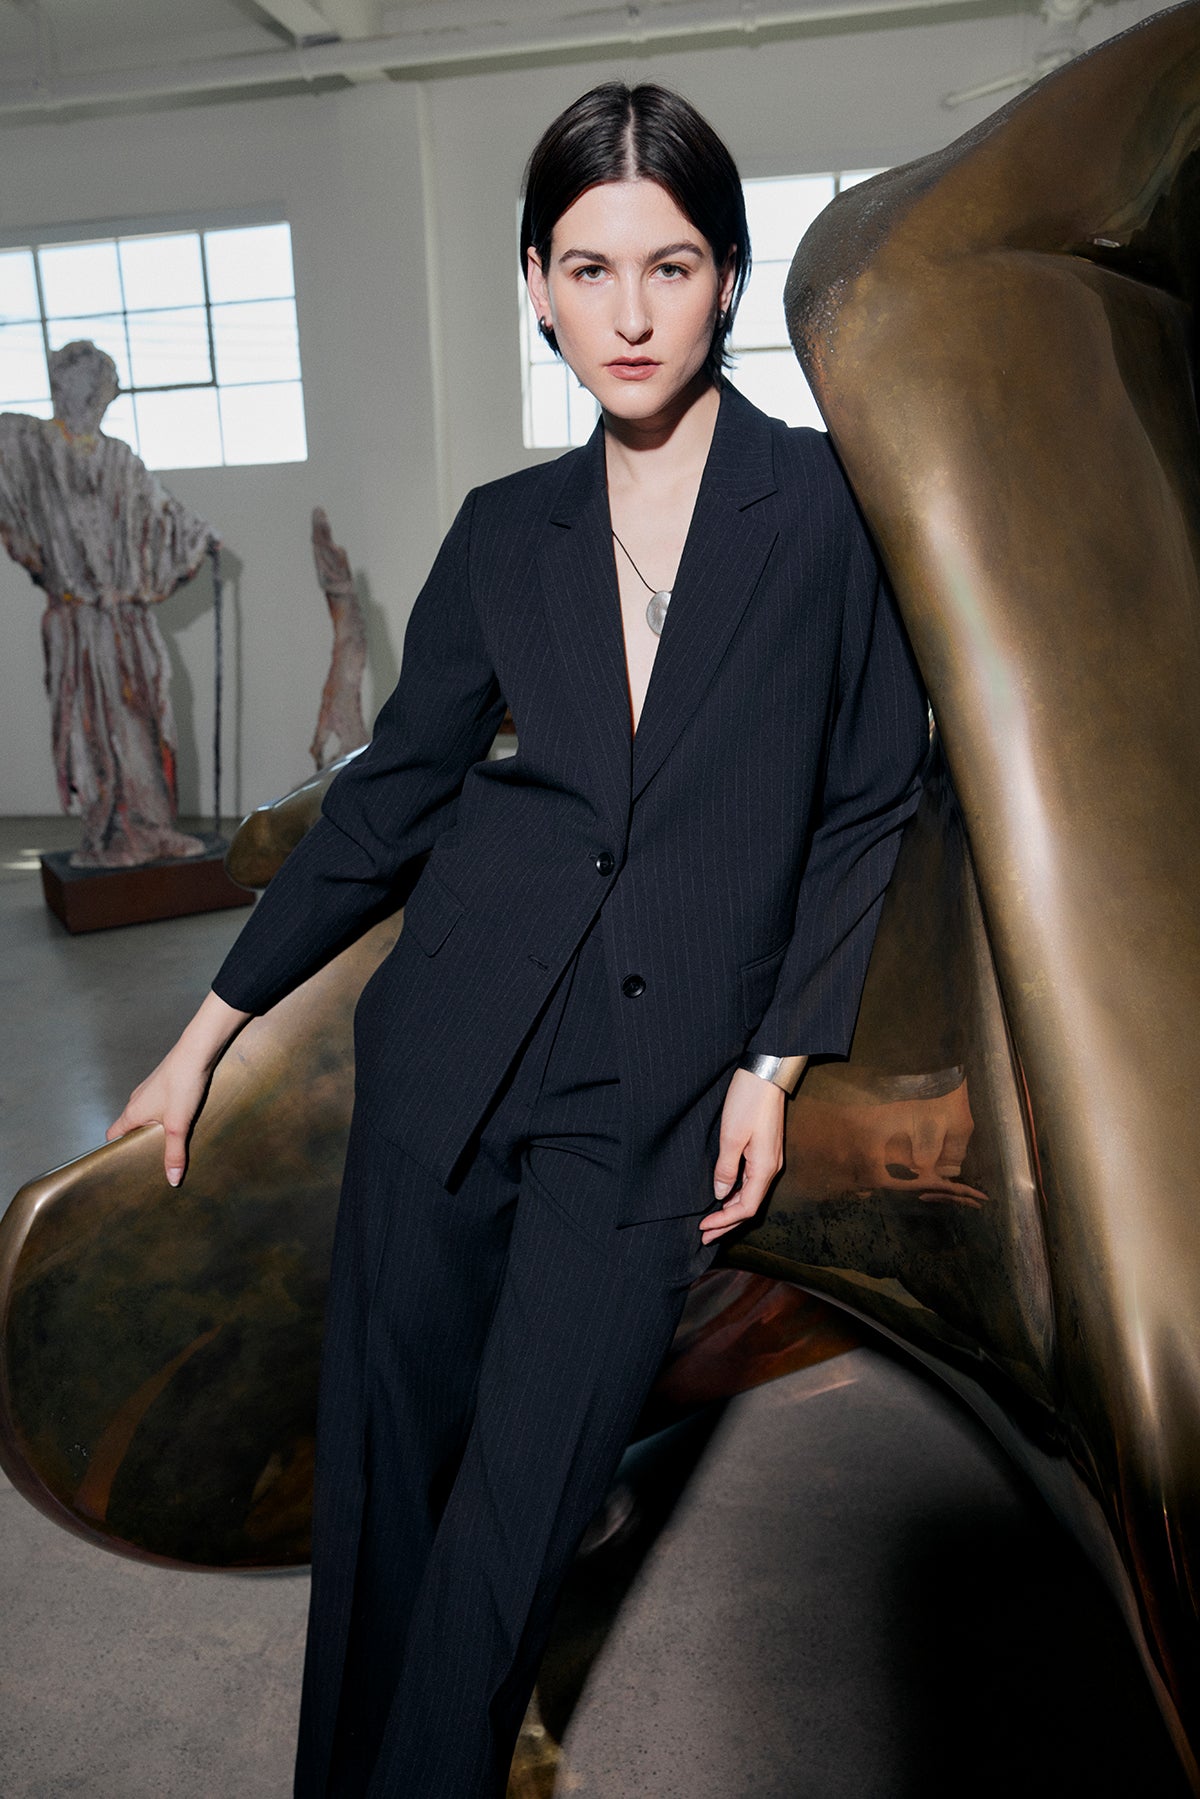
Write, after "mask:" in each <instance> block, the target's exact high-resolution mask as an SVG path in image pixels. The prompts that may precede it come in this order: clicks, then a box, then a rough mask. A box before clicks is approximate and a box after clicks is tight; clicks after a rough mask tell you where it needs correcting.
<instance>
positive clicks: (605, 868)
mask: <svg viewBox="0 0 1200 1799" xmlns="http://www.w3.org/2000/svg"><path fill="white" fill-rule="evenodd" d="M616 866H617V865H616V863H615V862H614V860H613V858H612V857H611V856H610V854H609V853H608V851H607V850H601V851H600V854H599V855H598V856H597V857H596V873H597V874H598V875H610V874H611V873H612V871H613V869H614V868H615V867H616Z"/></svg>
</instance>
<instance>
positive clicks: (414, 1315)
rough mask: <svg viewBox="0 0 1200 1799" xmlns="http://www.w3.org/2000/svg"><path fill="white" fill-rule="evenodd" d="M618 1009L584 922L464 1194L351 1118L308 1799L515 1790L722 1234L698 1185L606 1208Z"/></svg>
mask: <svg viewBox="0 0 1200 1799" xmlns="http://www.w3.org/2000/svg"><path fill="white" fill-rule="evenodd" d="M614 1003H615V1004H620V1003H622V1002H621V1000H620V999H615V1000H614V998H613V997H612V994H611V982H610V980H609V978H608V976H607V973H606V965H605V958H604V954H603V946H602V942H601V938H600V933H599V931H593V932H592V933H591V934H590V935H589V936H588V937H587V938H586V939H585V941H584V943H583V945H582V946H581V949H580V951H579V953H578V955H577V956H576V957H575V958H574V959H573V961H572V963H571V965H570V967H569V968H568V970H567V971H566V973H565V974H564V977H563V979H562V981H561V982H560V983H559V985H558V987H557V988H556V990H555V993H554V994H553V995H552V996H551V999H550V1001H549V1002H548V1003H547V1006H546V1008H545V1009H544V1011H543V1013H542V1015H541V1017H540V1018H539V1021H538V1023H537V1025H536V1026H535V1027H534V1030H533V1032H532V1035H531V1037H530V1039H529V1040H528V1042H527V1044H526V1046H525V1047H524V1049H523V1051H522V1053H521V1055H520V1056H519V1057H518V1058H517V1061H516V1063H515V1064H514V1067H513V1068H512V1069H511V1070H510V1073H509V1076H508V1078H507V1081H506V1084H505V1086H504V1088H503V1089H502V1091H501V1094H500V1095H499V1097H498V1100H497V1101H496V1102H495V1103H494V1105H493V1107H492V1109H491V1111H490V1113H489V1116H488V1118H487V1120H486V1121H485V1123H484V1125H483V1127H482V1129H481V1131H480V1133H479V1136H478V1141H477V1147H476V1149H475V1151H474V1153H473V1155H472V1157H471V1159H470V1162H469V1164H468V1166H467V1169H466V1172H465V1174H464V1175H463V1177H462V1178H461V1180H460V1181H458V1182H457V1183H456V1185H455V1187H454V1188H453V1190H450V1191H448V1190H447V1189H446V1188H444V1187H441V1186H440V1185H439V1184H438V1183H437V1182H436V1181H435V1180H434V1178H433V1177H432V1176H431V1175H429V1174H428V1173H426V1171H425V1170H424V1169H422V1168H420V1167H419V1166H418V1165H417V1164H416V1163H415V1162H414V1161H413V1160H412V1159H411V1158H410V1157H408V1156H406V1155H405V1154H404V1152H403V1151H402V1150H400V1149H399V1148H397V1147H396V1146H395V1145H393V1144H391V1143H389V1142H388V1141H386V1140H385V1139H384V1138H382V1137H380V1136H379V1135H378V1134H377V1133H376V1132H374V1131H373V1130H372V1129H371V1127H370V1126H369V1125H368V1124H367V1123H366V1122H365V1120H363V1119H361V1118H359V1117H357V1116H356V1119H355V1122H354V1125H353V1127H352V1130H351V1137H350V1145H349V1150H348V1154H347V1163H346V1175H345V1180H344V1184H343V1192H342V1204H341V1209H340V1211H339V1215H338V1225H337V1240H336V1244H335V1249H334V1267H333V1278H332V1284H331V1289H330V1301H329V1311H328V1315H327V1322H326V1337H325V1348H324V1352H323V1360H322V1372H321V1394H320V1409H319V1422H318V1448H317V1471H316V1483H315V1493H314V1515H313V1534H314V1544H313V1594H312V1604H311V1610H310V1615H309V1634H308V1647H307V1654H306V1660H305V1672H304V1692H303V1701H302V1708H301V1721H300V1741H299V1752H298V1758H297V1767H296V1786H295V1792H296V1796H297V1799H362V1796H366V1799H497V1796H502V1795H503V1794H504V1791H505V1784H506V1780H507V1773H508V1764H509V1761H510V1759H511V1756H512V1750H513V1745H514V1743H515V1740H516V1736H517V1732H518V1730H519V1728H520V1723H521V1719H522V1716H523V1714H524V1710H525V1706H526V1704H527V1702H528V1699H529V1695H530V1692H531V1691H532V1687H533V1683H534V1678H535V1676H536V1672H537V1665H538V1661H539V1659H540V1656H541V1652H542V1648H543V1646H544V1643H545V1640H546V1636H547V1634H548V1631H549V1628H550V1624H551V1621H552V1616H553V1609H554V1604H555V1600H556V1598H557V1594H558V1591H559V1588H560V1586H561V1583H562V1580H563V1578H564V1576H565V1574H566V1572H567V1569H568V1567H569V1565H570V1562H571V1558H572V1556H573V1555H574V1553H575V1550H576V1547H577V1545H578V1542H579V1539H580V1537H581V1536H582V1534H583V1531H584V1529H585V1528H586V1526H587V1524H588V1522H589V1520H590V1518H591V1516H592V1514H593V1512H594V1511H595V1509H596V1507H597V1506H598V1505H599V1503H600V1502H601V1500H602V1499H603V1497H604V1494H605V1492H606V1490H607V1488H608V1485H609V1483H610V1481H611V1479H612V1476H613V1474H614V1472H615V1469H616V1466H617V1463H618V1461H619V1460H620V1457H621V1454H622V1451H623V1449H624V1447H625V1445H626V1443H627V1441H628V1438H629V1433H630V1431H631V1429H632V1428H633V1425H634V1423H635V1421H636V1418H637V1415H638V1412H639V1411H640V1409H641V1406H642V1402H643V1400H644V1398H645V1396H646V1393H647V1391H648V1389H649V1387H650V1385H651V1384H652V1382H653V1379H654V1376H655V1374H656V1372H657V1370H658V1367H659V1365H660V1363H661V1361H662V1357H663V1355H664V1353H665V1351H666V1348H667V1346H668V1344H669V1342H670V1340H671V1337H672V1334H673V1332H674V1330H675V1326H676V1324H677V1322H678V1319H679V1314H680V1311H681V1309H682V1306H683V1302H684V1298H685V1295H686V1292H687V1288H688V1286H689V1285H690V1283H691V1282H692V1281H693V1280H694V1279H696V1277H697V1276H698V1275H699V1274H701V1273H702V1272H703V1271H704V1269H705V1268H706V1267H707V1266H708V1265H709V1263H710V1262H711V1260H712V1258H713V1255H714V1254H715V1249H716V1246H715V1245H712V1246H709V1247H705V1246H704V1245H703V1244H702V1242H701V1240H700V1233H699V1231H698V1229H697V1222H698V1219H699V1218H700V1217H701V1216H703V1214H704V1212H706V1211H707V1210H708V1209H709V1208H710V1206H711V1204H712V1201H711V1200H710V1199H708V1197H707V1195H706V1194H704V1193H699V1194H697V1210H696V1211H695V1212H693V1213H691V1214H688V1215H687V1216H684V1217H679V1218H671V1219H665V1220H655V1221H651V1222H647V1223H643V1224H637V1225H632V1226H626V1227H623V1228H622V1229H620V1230H617V1229H616V1228H615V1227H614V1225H613V1223H612V1220H613V1218H614V1217H615V1216H616V1215H617V1213H616V1206H617V1179H618V1174H619V1150H620V1112H619V1101H620V1087H619V1080H618V1076H617V1074H616V1055H615V1045H614V1041H613V1026H612V1013H611V1007H612V1005H613V1004H614ZM625 1003H628V1002H625Z"/></svg>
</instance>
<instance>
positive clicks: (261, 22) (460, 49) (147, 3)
mask: <svg viewBox="0 0 1200 1799" xmlns="http://www.w3.org/2000/svg"><path fill="white" fill-rule="evenodd" d="M1034 4H1036V0H404V3H403V4H399V5H397V4H388V3H387V0H0V112H3V113H5V114H8V115H12V114H20V113H24V112H26V111H28V112H29V113H31V114H33V115H36V114H38V113H47V112H51V113H52V112H63V111H69V110H71V109H74V108H79V107H85V106H86V107H93V106H96V105H100V106H103V105H105V104H106V103H113V104H122V105H125V106H129V105H135V106H136V105H137V104H139V103H146V104H163V103H166V102H169V101H170V100H171V99H172V98H182V97H183V96H192V97H195V96H202V95H212V96H213V97H214V98H215V97H216V96H218V95H220V94H223V93H232V92H236V91H238V90H246V89H255V90H257V91H264V90H266V91H269V90H270V89H272V88H276V87H279V88H284V87H287V86H290V85H294V84H295V83H296V82H297V81H308V82H314V81H315V82H329V81H343V80H367V79H373V78H378V77H379V76H381V75H389V74H391V75H411V74H413V73H419V72H420V71H422V70H426V69H434V68H438V67H444V66H447V65H450V66H453V65H456V64H460V63H465V62H473V63H479V62H487V61H490V60H494V59H497V58H503V59H504V60H506V61H511V60H512V59H514V58H516V59H520V58H522V57H526V56H533V55H544V54H547V53H551V54H553V53H555V52H560V53H563V54H567V55H569V54H571V53H572V52H573V51H583V50H587V49H591V48H597V47H608V48H611V49H619V48H620V47H621V46H623V45H636V44H656V43H661V44H662V45H663V46H664V47H665V46H667V45H672V44H673V45H676V46H679V45H682V44H684V43H687V42H695V43H700V42H704V41H705V40H712V39H715V38H721V39H723V40H724V41H726V42H728V41H730V34H741V33H754V32H755V31H766V32H770V31H772V30H778V29H781V28H786V27H788V26H791V25H803V24H806V23H816V22H820V21H830V22H836V21H838V20H841V19H845V18H855V17H860V16H864V15H871V14H888V13H903V12H905V11H909V10H912V11H914V12H918V11H919V12H921V13H923V14H924V16H925V17H926V18H928V16H929V14H930V12H931V11H932V10H933V9H935V8H937V7H939V6H951V7H953V9H954V15H955V16H959V17H961V16H962V15H963V13H964V12H966V11H971V12H998V11H1000V12H1007V11H1016V10H1021V9H1022V6H1023V5H1024V6H1029V7H1031V8H1032V6H1033V5H1034Z"/></svg>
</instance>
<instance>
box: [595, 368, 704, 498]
mask: <svg viewBox="0 0 1200 1799" xmlns="http://www.w3.org/2000/svg"><path fill="white" fill-rule="evenodd" d="M720 404H721V395H720V391H719V389H718V388H716V387H714V386H713V384H712V382H711V381H710V380H709V379H708V376H707V375H705V374H703V373H702V374H700V375H698V376H697V377H696V380H695V381H694V382H693V383H692V384H691V386H690V387H688V388H685V389H684V391H683V392H682V393H681V394H680V395H679V396H678V397H677V399H676V400H675V402H674V403H673V405H672V406H671V407H670V408H669V410H668V411H666V412H662V413H656V414H655V415H654V417H653V418H648V419H621V418H614V417H613V415H612V414H611V413H609V412H606V413H605V414H604V451H605V458H606V461H607V465H608V478H609V480H610V482H611V481H614V480H615V481H616V482H617V483H618V484H620V485H623V486H637V487H642V486H646V485H659V484H666V483H668V482H673V481H678V480H680V479H681V478H685V477H689V476H692V475H695V476H697V477H698V476H699V474H700V473H701V471H702V470H703V468H704V464H705V460H706V459H707V456H708V449H709V445H710V444H711V443H712V436H713V431H714V429H715V427H716V423H717V412H718V410H719V409H720Z"/></svg>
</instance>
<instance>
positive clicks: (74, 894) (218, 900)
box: [41, 834, 254, 935]
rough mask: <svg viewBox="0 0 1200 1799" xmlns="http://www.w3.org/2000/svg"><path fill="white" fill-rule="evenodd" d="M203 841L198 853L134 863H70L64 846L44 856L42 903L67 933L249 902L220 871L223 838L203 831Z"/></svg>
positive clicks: (249, 896)
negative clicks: (86, 865)
mask: <svg viewBox="0 0 1200 1799" xmlns="http://www.w3.org/2000/svg"><path fill="white" fill-rule="evenodd" d="M203 842H204V845H205V851H204V854H203V855H202V856H189V857H187V858H186V859H185V860H182V861H174V860H172V861H163V862H142V863H140V864H139V865H138V867H136V868H72V867H71V852H70V851H69V850H60V851H57V852H56V853H55V854H54V855H50V856H43V857H42V858H41V863H42V892H43V894H44V895H45V898H46V904H47V905H48V906H49V908H50V910H51V911H52V912H53V913H54V916H55V917H56V918H57V919H59V920H60V921H61V922H62V923H63V924H64V925H65V926H66V928H67V930H68V931H70V932H71V933H72V935H75V934H77V933H78V932H80V931H107V930H111V929H112V927H113V926H114V925H126V924H147V923H149V922H150V920H151V919H155V918H183V917H185V916H186V915H187V914H188V913H191V912H216V911H219V910H220V909H221V908H222V907H224V906H249V905H252V904H253V903H254V895H253V894H252V893H250V892H248V891H247V889H246V888H245V887H239V886H238V885H237V883H236V882H235V881H231V880H230V878H229V876H228V875H227V874H226V873H225V850H226V843H225V839H224V838H223V837H216V836H213V835H211V834H205V835H204V836H203Z"/></svg>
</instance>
